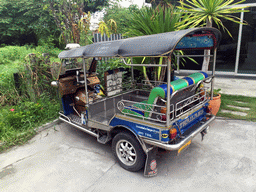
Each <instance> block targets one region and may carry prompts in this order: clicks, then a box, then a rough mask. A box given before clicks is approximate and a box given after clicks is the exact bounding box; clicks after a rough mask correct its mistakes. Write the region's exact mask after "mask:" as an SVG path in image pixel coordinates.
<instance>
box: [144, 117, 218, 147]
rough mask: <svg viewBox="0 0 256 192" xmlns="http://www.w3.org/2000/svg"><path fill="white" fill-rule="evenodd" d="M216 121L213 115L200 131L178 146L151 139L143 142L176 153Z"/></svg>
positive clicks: (199, 128)
mask: <svg viewBox="0 0 256 192" xmlns="http://www.w3.org/2000/svg"><path fill="white" fill-rule="evenodd" d="M214 119H215V116H214V115H212V116H211V117H210V119H208V120H207V121H206V122H205V123H204V124H202V125H201V126H200V127H198V129H197V130H196V131H194V132H192V133H191V134H190V135H189V136H188V137H187V138H185V139H184V140H182V141H181V142H180V143H177V144H166V143H160V142H157V141H152V140H149V139H145V138H143V139H142V140H143V141H144V142H145V143H147V144H149V145H153V146H157V147H160V148H163V149H166V150H169V151H176V150H179V149H180V148H181V147H183V146H184V145H185V144H186V143H187V142H189V141H190V140H192V139H193V138H194V137H195V136H196V135H197V134H199V133H200V132H202V131H203V130H204V129H206V128H207V126H208V125H209V124H210V123H211V122H212V121H213V120H214Z"/></svg>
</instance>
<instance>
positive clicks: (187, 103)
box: [52, 28, 221, 176]
mask: <svg viewBox="0 0 256 192" xmlns="http://www.w3.org/2000/svg"><path fill="white" fill-rule="evenodd" d="M220 38H221V33H220V32H219V30H217V29H215V28H193V29H186V30H180V31H174V32H167V33H161V34H155V35H147V36H140V37H133V38H126V39H121V40H116V41H105V42H98V43H94V44H90V45H87V46H83V47H78V48H74V49H71V50H67V51H63V52H61V53H60V54H59V58H60V59H61V60H62V68H61V70H60V74H59V78H58V80H57V81H55V82H52V85H53V86H56V87H58V90H59V95H60V100H61V102H60V103H61V111H60V112H59V115H60V116H59V119H60V120H61V121H64V122H66V123H68V124H70V125H72V126H74V127H75V128H78V129H80V130H82V131H84V132H86V133H88V134H90V135H92V136H95V137H96V138H97V141H98V142H100V143H103V144H105V143H107V142H110V141H111V142H112V151H113V154H114V156H115V158H116V159H117V161H118V162H119V164H120V166H122V167H123V168H124V169H126V170H129V171H139V170H141V169H142V168H144V175H145V176H154V175H156V174H157V163H156V154H157V151H158V148H162V149H164V150H171V151H176V153H177V154H180V153H181V152H182V151H183V150H184V149H185V148H187V147H188V146H189V145H190V144H191V141H192V139H193V138H194V137H195V136H196V135H198V134H199V133H201V134H202V136H203V135H204V134H205V133H206V131H207V129H208V128H209V124H210V123H211V122H212V121H213V120H214V119H215V116H214V115H212V114H211V113H210V108H209V101H210V99H212V98H213V87H214V73H215V65H216V51H217V46H218V44H219V42H220ZM205 49H210V50H212V51H211V55H194V56H195V57H203V58H204V57H213V70H212V71H211V74H210V73H206V72H201V71H199V72H197V73H193V74H190V75H188V76H185V77H183V78H180V79H176V80H174V81H171V79H172V77H171V75H172V60H171V57H172V56H174V57H178V59H177V60H178V61H179V58H181V57H191V58H192V57H193V55H178V54H174V51H175V50H183V51H186V50H205ZM110 57H111V58H119V59H122V61H123V62H124V63H125V64H126V65H127V66H129V70H130V76H128V77H127V69H125V68H117V69H113V70H108V71H106V72H105V73H104V84H102V83H101V82H103V81H102V80H100V79H99V77H98V74H97V70H96V69H97V63H98V61H99V60H100V59H104V58H110ZM135 57H159V58H160V57H164V58H167V59H166V61H167V63H164V64H161V65H160V64H141V63H139V64H136V63H133V62H132V61H133V59H132V58H135ZM128 60H129V61H131V62H129V61H128ZM89 61H90V62H89ZM77 65H78V66H77ZM136 66H143V67H159V66H160V67H166V69H167V77H166V80H167V81H166V82H159V81H154V82H151V85H153V87H152V86H151V87H150V86H148V85H149V83H148V80H146V81H141V82H138V81H136V80H137V79H136V78H135V76H134V67H136ZM125 80H128V81H129V82H128V83H127V82H125Z"/></svg>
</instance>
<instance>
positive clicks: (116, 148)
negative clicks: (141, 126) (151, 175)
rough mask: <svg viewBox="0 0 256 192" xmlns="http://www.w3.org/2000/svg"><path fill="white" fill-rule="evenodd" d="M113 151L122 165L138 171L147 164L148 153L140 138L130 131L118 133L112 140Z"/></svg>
mask: <svg viewBox="0 0 256 192" xmlns="http://www.w3.org/2000/svg"><path fill="white" fill-rule="evenodd" d="M112 152H113V154H114V156H115V158H116V159H117V161H118V163H119V164H120V166H121V167H123V168H124V169H126V170H128V171H132V172H136V171H139V170H140V169H142V168H143V167H144V165H145V160H146V155H145V153H144V151H143V149H142V147H141V145H140V143H139V142H138V140H137V139H136V138H135V137H134V136H133V135H132V134H130V133H128V132H121V133H118V134H117V135H116V136H115V137H114V139H113V140H112Z"/></svg>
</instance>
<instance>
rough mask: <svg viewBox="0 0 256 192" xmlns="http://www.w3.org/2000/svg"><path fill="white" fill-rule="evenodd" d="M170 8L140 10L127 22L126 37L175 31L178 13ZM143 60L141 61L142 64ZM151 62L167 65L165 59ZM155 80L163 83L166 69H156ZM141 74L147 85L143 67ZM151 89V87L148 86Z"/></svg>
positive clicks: (179, 16) (179, 17)
mask: <svg viewBox="0 0 256 192" xmlns="http://www.w3.org/2000/svg"><path fill="white" fill-rule="evenodd" d="M177 11H178V10H177V9H176V8H175V7H173V6H171V5H170V4H169V6H164V7H162V6H157V7H156V8H149V7H144V8H142V9H140V10H139V11H138V12H137V13H134V14H133V15H132V17H131V20H129V24H130V26H129V28H128V30H127V33H126V35H128V36H143V35H152V34H157V33H164V32H170V31H176V30H177V23H178V22H179V21H180V19H181V15H182V14H183V13H181V12H180V11H178V12H177ZM144 61H145V59H143V60H142V62H144ZM151 62H153V63H158V64H159V65H161V64H162V63H167V59H166V58H160V59H156V58H152V59H151ZM156 70H157V71H156V73H155V74H157V78H156V79H157V80H159V81H163V80H164V77H165V71H166V67H158V68H157V69H156ZM143 73H144V76H145V78H146V80H147V81H146V82H147V83H148V84H150V83H149V78H148V76H147V73H146V68H145V67H143ZM150 86H151V87H152V85H151V84H150Z"/></svg>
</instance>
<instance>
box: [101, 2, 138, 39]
mask: <svg viewBox="0 0 256 192" xmlns="http://www.w3.org/2000/svg"><path fill="white" fill-rule="evenodd" d="M138 11H139V8H138V6H136V5H131V6H129V7H128V8H125V7H121V6H120V5H119V4H118V3H115V2H114V3H113V4H112V5H111V6H109V7H107V8H106V9H105V10H104V12H105V14H104V18H103V21H102V22H101V23H100V24H104V23H105V24H106V27H108V29H107V30H109V29H110V30H109V31H110V33H111V32H112V33H122V34H124V33H125V32H126V31H127V29H129V27H130V23H129V22H127V21H130V20H131V19H130V18H131V17H132V15H133V14H134V13H136V12H138ZM113 21H114V22H115V25H113V24H114V23H113ZM111 24H112V27H111ZM114 26H115V27H114ZM113 27H114V28H113ZM99 28H100V27H99ZM111 28H112V29H114V30H111Z"/></svg>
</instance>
